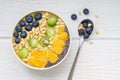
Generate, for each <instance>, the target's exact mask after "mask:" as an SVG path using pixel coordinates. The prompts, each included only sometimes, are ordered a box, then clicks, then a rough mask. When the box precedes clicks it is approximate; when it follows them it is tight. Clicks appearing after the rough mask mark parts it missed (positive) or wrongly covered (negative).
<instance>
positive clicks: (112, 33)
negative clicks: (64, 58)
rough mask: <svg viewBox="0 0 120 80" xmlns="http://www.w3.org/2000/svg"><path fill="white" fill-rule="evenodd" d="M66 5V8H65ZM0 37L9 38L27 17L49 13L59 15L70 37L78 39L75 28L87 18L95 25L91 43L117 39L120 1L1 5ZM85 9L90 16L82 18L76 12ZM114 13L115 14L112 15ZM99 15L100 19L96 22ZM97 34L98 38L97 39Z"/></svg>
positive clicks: (59, 0)
mask: <svg viewBox="0 0 120 80" xmlns="http://www.w3.org/2000/svg"><path fill="white" fill-rule="evenodd" d="M64 3H66V4H64ZM0 5H1V6H0V37H4V36H6V37H10V36H11V35H12V31H13V28H14V27H15V25H16V23H17V22H18V21H19V20H20V19H21V18H22V17H23V16H24V15H26V14H28V13H29V12H32V11H36V10H48V11H52V12H54V13H56V14H58V15H59V16H60V17H61V18H62V19H63V20H64V21H65V23H66V24H67V26H68V28H69V31H70V33H71V36H72V37H73V38H78V34H77V27H78V25H79V22H80V21H81V20H83V19H85V18H90V19H91V20H93V22H94V24H95V29H94V33H93V35H92V37H91V39H96V38H97V39H99V38H120V36H119V34H120V27H119V25H120V23H119V19H120V15H119V14H120V11H119V6H120V5H119V0H117V1H114V3H113V0H106V1H105V0H99V1H95V0H76V1H73V0H69V1H61V0H56V1H45V0H41V1H25V0H21V1H16V0H12V1H9V0H7V1H4V0H1V1H0ZM85 7H87V8H89V9H90V14H89V15H88V16H85V15H84V14H82V13H81V16H79V15H78V12H79V11H81V12H82V10H83V9H84V8H85ZM111 10H114V11H111ZM72 13H76V14H77V15H78V19H77V20H76V21H72V20H71V19H70V15H71V14H72ZM95 15H98V16H99V18H95ZM96 31H98V32H99V33H100V35H96Z"/></svg>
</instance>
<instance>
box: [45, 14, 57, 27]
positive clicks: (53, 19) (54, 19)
mask: <svg viewBox="0 0 120 80" xmlns="http://www.w3.org/2000/svg"><path fill="white" fill-rule="evenodd" d="M57 22H58V19H57V17H55V16H52V17H50V18H49V19H48V20H47V24H48V25H49V26H50V27H54V26H55V25H56V23H57Z"/></svg>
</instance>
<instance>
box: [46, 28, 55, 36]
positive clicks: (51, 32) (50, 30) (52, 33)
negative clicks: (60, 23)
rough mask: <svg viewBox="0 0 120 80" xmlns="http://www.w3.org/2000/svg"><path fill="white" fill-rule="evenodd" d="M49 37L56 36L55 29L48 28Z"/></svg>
mask: <svg viewBox="0 0 120 80" xmlns="http://www.w3.org/2000/svg"><path fill="white" fill-rule="evenodd" d="M46 35H47V37H51V36H54V35H55V29H54V28H48V29H47V31H46Z"/></svg>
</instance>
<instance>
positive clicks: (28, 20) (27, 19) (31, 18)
mask: <svg viewBox="0 0 120 80" xmlns="http://www.w3.org/2000/svg"><path fill="white" fill-rule="evenodd" d="M25 19H26V21H27V22H28V23H31V22H32V21H33V17H32V16H31V15H28V16H26V18H25Z"/></svg>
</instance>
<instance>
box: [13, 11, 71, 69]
mask: <svg viewBox="0 0 120 80" xmlns="http://www.w3.org/2000/svg"><path fill="white" fill-rule="evenodd" d="M35 12H39V11H35ZM35 12H32V13H35ZM45 12H49V11H45ZM49 13H51V12H49ZM30 14H31V13H30ZM52 14H54V13H52ZM55 15H56V14H55ZM56 16H57V15H56ZM24 17H25V16H24ZM58 17H59V16H58ZM59 18H60V17H59ZM17 24H18V23H17ZM66 28H67V26H66ZM14 29H15V28H14ZM67 29H68V28H67ZM68 34H69V47H68V50H67V53H66V54H65V56H64V57H63V58H62V60H60V61H59V62H57V63H56V64H54V65H52V66H50V67H45V68H38V67H33V66H31V65H28V64H26V63H25V62H23V61H22V60H21V59H20V58H19V57H18V55H17V54H16V52H15V50H14V48H13V41H12V38H13V34H12V37H11V45H12V49H13V52H14V55H15V56H16V57H17V59H18V60H19V61H20V62H21V63H22V64H23V65H25V66H27V67H28V68H31V69H34V70H48V69H51V68H54V67H56V66H57V65H59V64H60V63H62V62H63V61H64V60H65V58H66V57H67V55H68V53H69V50H70V47H71V36H70V32H69V30H68Z"/></svg>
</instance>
